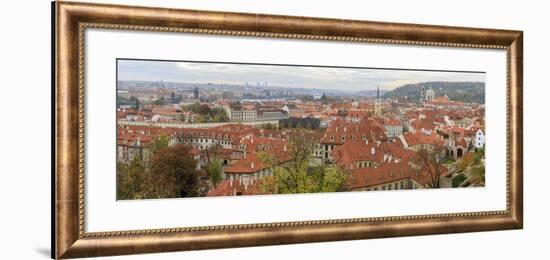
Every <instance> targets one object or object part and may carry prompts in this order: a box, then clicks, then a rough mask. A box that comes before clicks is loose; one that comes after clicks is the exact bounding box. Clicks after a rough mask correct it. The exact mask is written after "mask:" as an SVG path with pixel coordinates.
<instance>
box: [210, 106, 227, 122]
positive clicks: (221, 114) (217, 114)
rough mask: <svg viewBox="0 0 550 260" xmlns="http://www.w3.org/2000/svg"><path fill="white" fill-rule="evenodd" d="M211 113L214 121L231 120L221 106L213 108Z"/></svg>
mask: <svg viewBox="0 0 550 260" xmlns="http://www.w3.org/2000/svg"><path fill="white" fill-rule="evenodd" d="M209 115H210V117H211V118H212V122H216V123H220V122H227V121H229V117H228V116H227V112H226V111H225V109H223V108H221V107H216V108H213V109H211V110H210V112H209Z"/></svg>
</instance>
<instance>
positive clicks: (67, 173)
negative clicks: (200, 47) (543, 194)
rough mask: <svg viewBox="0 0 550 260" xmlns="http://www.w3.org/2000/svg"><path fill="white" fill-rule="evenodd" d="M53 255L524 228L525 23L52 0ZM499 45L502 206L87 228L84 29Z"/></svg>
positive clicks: (320, 39) (479, 45)
mask: <svg viewBox="0 0 550 260" xmlns="http://www.w3.org/2000/svg"><path fill="white" fill-rule="evenodd" d="M52 8H53V16H54V17H53V23H54V26H55V35H54V36H53V37H54V39H55V50H54V58H55V68H54V70H55V72H54V74H55V75H54V79H53V81H54V91H55V94H54V97H55V103H54V105H55V108H54V111H55V115H54V117H53V118H54V120H55V122H54V131H55V141H54V142H53V144H54V150H55V166H54V171H53V177H54V178H53V182H54V184H53V186H54V190H53V192H54V195H53V196H54V198H53V202H52V204H53V207H54V225H53V228H52V229H53V231H52V232H53V236H54V239H53V249H52V257H54V258H76V257H94V256H108V255H123V254H139V253H154V252H169V251H181V250H198V249H211V248H226V247H246V246H260V245H278V244H291V243H307V242H321V241H334V240H351V239H367V238H382V237H395V236H416V235H428V234H441V233H457V232H474V231H488V230H503V229H520V228H522V226H523V198H522V193H523V137H522V132H523V126H522V124H523V103H522V102H523V101H522V84H523V42H522V40H523V37H522V32H521V31H509V30H494V29H474V28H460V27H447V26H433V25H416V24H398V23H383V22H369V21H353V20H341V19H324V18H309V17H292V16H278V15H266V14H247V13H223V12H210V11H196V10H174V9H164V8H147V7H133V6H118V5H100V4H85V3H72V2H55V3H53V4H52ZM91 28H93V29H105V30H110V29H115V30H129V31H151V32H152V31H154V32H175V33H188V34H210V35H213V36H216V35H236V36H251V37H269V38H286V39H301V40H317V41H343V42H357V43H377V44H392V45H411V46H434V47H435V46H438V47H452V48H474V49H498V50H505V51H506V55H507V60H506V68H507V90H506V106H507V115H506V119H507V129H506V139H507V144H506V147H507V151H506V154H507V161H506V162H500V163H502V164H504V163H506V183H507V187H506V194H507V199H506V210H503V211H482V212H467V213H453V214H428V215H413V216H397V217H396V216H393V217H375V218H353V219H336V220H322V219H321V220H316V221H297V222H278V223H250V224H239V225H231V224H228V225H222V226H198V227H185V228H169V229H152V230H128V231H114V232H99V233H94V232H86V230H85V228H84V227H85V221H86V219H85V214H84V211H85V210H86V207H85V203H84V197H85V196H84V188H85V181H84V175H85V174H93V172H85V171H84V163H85V162H84V158H85V157H84V153H85V147H86V146H85V143H84V136H85V134H86V133H85V131H84V125H85V117H84V109H85V106H84V101H85V91H84V88H85V87H86V86H85V85H84V83H85V80H84V79H85V77H86V75H85V74H84V72H85V70H84V65H85V60H84V59H85V55H84V43H85V40H84V37H85V35H84V32H85V30H87V29H91Z"/></svg>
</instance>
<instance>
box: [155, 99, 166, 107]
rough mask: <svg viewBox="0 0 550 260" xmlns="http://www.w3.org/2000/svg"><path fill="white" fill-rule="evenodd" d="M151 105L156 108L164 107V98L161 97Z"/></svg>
mask: <svg viewBox="0 0 550 260" xmlns="http://www.w3.org/2000/svg"><path fill="white" fill-rule="evenodd" d="M153 105H157V106H163V105H166V100H164V97H161V98H159V99H157V100H155V101H153Z"/></svg>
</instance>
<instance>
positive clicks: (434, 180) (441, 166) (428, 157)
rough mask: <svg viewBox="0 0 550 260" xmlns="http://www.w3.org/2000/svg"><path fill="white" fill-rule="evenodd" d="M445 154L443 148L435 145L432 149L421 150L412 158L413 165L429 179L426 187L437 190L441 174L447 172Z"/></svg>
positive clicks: (446, 157)
mask: <svg viewBox="0 0 550 260" xmlns="http://www.w3.org/2000/svg"><path fill="white" fill-rule="evenodd" d="M445 154H446V153H445V147H444V146H441V145H436V146H435V147H434V149H430V150H426V149H421V150H420V151H418V152H417V153H416V154H415V156H414V158H413V163H414V164H416V165H417V166H419V167H420V169H419V171H421V172H424V173H427V174H428V176H429V177H430V182H429V183H428V185H429V186H430V187H431V188H439V180H440V178H441V174H443V173H444V172H445V171H446V170H447V167H446V166H445V163H446V162H447V160H448V158H449V157H448V156H447V155H445Z"/></svg>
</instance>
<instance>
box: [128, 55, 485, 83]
mask: <svg viewBox="0 0 550 260" xmlns="http://www.w3.org/2000/svg"><path fill="white" fill-rule="evenodd" d="M118 75H119V79H120V80H147V81H160V80H163V81H173V82H188V83H207V82H212V83H228V84H244V83H246V82H250V83H252V84H255V83H256V82H268V84H269V85H271V86H280V87H303V88H319V89H347V90H367V89H376V87H377V86H380V88H381V89H385V90H391V89H394V88H396V87H399V86H402V85H405V84H409V83H418V82H426V81H485V73H468V72H440V71H416V70H393V69H367V68H330V67H305V66H283V65H257V64H233V63H231V64H228V63H207V62H171V61H147V60H119V62H118Z"/></svg>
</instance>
